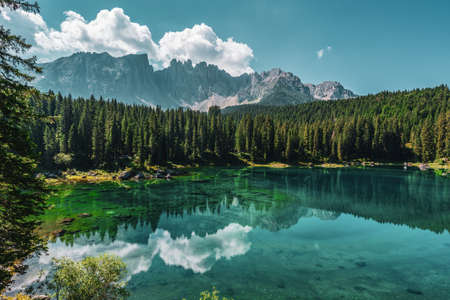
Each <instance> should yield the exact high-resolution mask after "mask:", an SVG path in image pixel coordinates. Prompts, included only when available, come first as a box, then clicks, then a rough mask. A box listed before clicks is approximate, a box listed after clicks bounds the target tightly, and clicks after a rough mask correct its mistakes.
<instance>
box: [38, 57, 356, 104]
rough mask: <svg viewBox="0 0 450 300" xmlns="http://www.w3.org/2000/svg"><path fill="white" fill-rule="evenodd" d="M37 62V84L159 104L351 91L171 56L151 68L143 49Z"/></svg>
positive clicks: (287, 99)
mask: <svg viewBox="0 0 450 300" xmlns="http://www.w3.org/2000/svg"><path fill="white" fill-rule="evenodd" d="M41 66H42V68H43V75H42V76H40V77H39V78H37V80H36V81H35V85H36V87H37V88H39V89H40V90H43V91H47V90H49V89H51V90H53V91H55V92H58V91H60V92H61V93H62V94H72V96H81V97H90V96H91V95H94V96H95V97H100V96H102V97H104V98H116V99H118V100H119V101H122V102H125V103H130V104H139V103H144V104H147V105H159V106H161V107H163V108H168V107H178V106H184V107H190V108H192V109H198V110H207V109H208V108H209V107H210V106H212V105H218V106H220V107H228V106H234V105H241V104H254V103H259V104H263V105H286V104H299V103H306V102H310V101H313V100H315V99H320V100H334V99H341V98H352V97H355V94H353V92H351V91H350V90H346V89H345V88H344V87H343V86H342V85H341V84H340V83H338V82H331V81H330V82H324V83H321V84H319V85H313V84H303V83H302V82H301V80H300V78H298V77H297V76H295V75H294V74H292V73H290V72H284V71H282V70H280V69H272V70H270V71H267V72H262V73H253V74H243V75H241V76H238V77H233V76H231V75H230V74H228V73H227V72H225V71H223V70H220V69H219V68H218V67H217V66H215V65H208V64H207V63H205V62H202V63H199V64H197V65H195V66H193V65H192V62H191V61H189V60H188V61H186V62H180V61H176V60H173V61H172V62H171V64H170V66H169V67H167V68H166V69H163V70H157V71H155V70H153V67H152V66H151V65H149V62H148V58H147V56H146V55H145V54H144V55H127V56H123V57H118V58H115V57H112V56H110V55H109V54H108V53H75V54H73V55H71V56H69V57H63V58H59V59H57V60H55V61H53V62H50V63H46V64H42V65H41Z"/></svg>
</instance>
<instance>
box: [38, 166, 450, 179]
mask: <svg viewBox="0 0 450 300" xmlns="http://www.w3.org/2000/svg"><path fill="white" fill-rule="evenodd" d="M242 162H244V163H245V164H244V166H247V167H252V168H274V169H281V168H290V167H298V168H332V169H335V168H361V167H363V168H365V167H399V168H401V167H406V168H407V169H409V168H416V169H419V170H421V171H434V172H435V173H436V174H437V175H440V176H443V177H446V176H447V174H448V173H449V171H450V163H446V164H444V165H442V164H439V163H420V162H415V163H411V162H408V163H407V164H405V163H382V162H359V161H353V162H346V163H305V162H298V163H295V164H287V163H282V162H270V163H265V164H264V163H254V162H249V161H244V160H242ZM207 166H219V165H215V164H205V165H196V166H192V165H176V168H175V169H176V170H184V171H183V172H180V173H182V174H179V173H175V174H174V175H171V176H170V177H169V178H176V177H178V176H181V175H185V173H187V170H188V169H192V168H199V167H207ZM159 169H160V167H158V166H152V167H151V168H150V170H152V171H155V170H159ZM185 171H186V172H185ZM56 172H57V173H58V174H59V175H56V176H51V177H55V178H45V182H46V183H47V184H48V185H61V184H77V183H92V184H97V183H102V182H117V183H124V182H127V181H139V180H152V179H165V177H152V176H154V174H151V173H150V172H149V171H142V172H139V171H136V173H138V174H145V175H140V178H135V176H133V177H130V178H128V179H126V180H121V179H120V175H121V173H123V172H127V170H119V171H106V170H100V169H93V170H89V171H78V170H71V171H63V172H61V171H56Z"/></svg>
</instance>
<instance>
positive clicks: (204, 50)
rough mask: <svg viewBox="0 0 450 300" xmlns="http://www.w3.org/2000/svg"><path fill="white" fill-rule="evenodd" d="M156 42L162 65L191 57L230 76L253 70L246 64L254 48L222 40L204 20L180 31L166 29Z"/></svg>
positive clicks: (195, 61)
mask: <svg viewBox="0 0 450 300" xmlns="http://www.w3.org/2000/svg"><path fill="white" fill-rule="evenodd" d="M159 45H160V56H161V60H162V62H163V64H164V66H168V65H169V63H170V60H172V59H173V58H176V59H178V60H181V61H186V60H188V59H190V60H192V62H193V63H194V64H196V63H199V62H201V61H206V62H208V63H211V64H215V65H217V66H219V68H222V69H225V70H227V71H228V72H229V73H230V74H231V75H240V74H242V73H251V72H253V70H252V69H251V68H250V66H249V64H250V61H251V60H252V59H253V51H252V49H251V48H250V47H249V46H247V45H246V44H243V43H238V42H235V41H234V40H233V39H232V38H228V39H227V40H226V41H224V40H222V39H221V38H219V37H218V36H217V35H216V33H215V32H214V30H213V29H212V28H211V27H209V26H208V25H206V24H203V23H202V24H200V25H194V27H192V28H186V29H184V30H183V31H177V32H167V33H166V34H164V36H163V37H162V38H161V40H160V41H159Z"/></svg>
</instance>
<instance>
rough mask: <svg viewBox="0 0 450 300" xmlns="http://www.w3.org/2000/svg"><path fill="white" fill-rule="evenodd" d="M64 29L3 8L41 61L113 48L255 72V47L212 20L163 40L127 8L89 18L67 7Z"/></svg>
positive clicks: (162, 60) (1, 17) (5, 21)
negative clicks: (223, 33)
mask: <svg viewBox="0 0 450 300" xmlns="http://www.w3.org/2000/svg"><path fill="white" fill-rule="evenodd" d="M64 14H65V19H64V21H63V22H62V23H61V25H60V28H59V29H54V28H48V26H47V24H46V22H45V21H44V20H43V18H42V17H41V16H40V15H39V14H32V13H27V12H24V11H21V10H17V11H11V10H8V9H2V11H1V14H0V24H2V25H5V26H6V27H7V28H11V29H12V30H13V32H15V33H18V34H20V35H22V36H24V37H25V38H26V39H27V40H28V41H29V42H30V43H31V44H32V45H33V48H32V50H31V54H33V55H37V56H38V57H39V59H40V61H48V60H53V59H55V58H57V57H60V56H67V55H70V54H72V53H74V52H79V51H83V52H108V53H109V54H111V55H113V56H122V55H126V54H136V53H147V55H148V57H149V59H150V61H151V63H152V64H153V65H160V66H163V67H167V66H168V65H169V64H170V61H171V60H172V59H177V60H181V61H186V60H188V59H190V60H191V61H192V62H193V63H194V64H197V63H199V62H201V61H206V62H207V63H209V64H215V65H217V66H219V67H220V68H222V69H224V70H226V71H227V72H228V73H230V74H232V75H235V76H237V75H241V74H243V73H251V72H253V70H252V68H251V67H250V62H251V60H252V59H253V51H252V49H251V48H250V47H249V46H248V45H246V44H244V43H239V42H236V41H234V40H233V38H228V39H226V40H223V39H221V38H220V37H218V36H217V34H216V33H215V32H214V30H213V29H212V28H211V27H210V26H208V25H206V24H203V23H202V24H200V25H194V26H193V27H192V28H186V29H184V30H182V31H177V32H167V33H165V34H164V35H163V37H162V38H161V40H160V41H159V42H155V41H153V39H152V34H151V31H150V29H149V28H148V27H147V26H146V25H141V24H138V23H135V22H132V21H131V19H130V17H129V16H128V15H126V14H125V12H124V11H123V9H121V8H113V9H111V10H106V9H105V10H101V11H99V12H98V14H97V16H96V17H95V19H93V20H91V21H88V20H86V19H84V17H83V16H81V15H80V14H78V13H76V12H74V11H67V12H65V13H64Z"/></svg>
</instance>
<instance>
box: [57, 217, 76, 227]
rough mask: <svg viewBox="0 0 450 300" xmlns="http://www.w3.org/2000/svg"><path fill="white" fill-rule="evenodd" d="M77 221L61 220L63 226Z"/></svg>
mask: <svg viewBox="0 0 450 300" xmlns="http://www.w3.org/2000/svg"><path fill="white" fill-rule="evenodd" d="M74 220H75V219H74V218H64V219H62V220H61V222H60V223H61V224H63V225H69V224H70V223H72V222H73V221H74Z"/></svg>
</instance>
